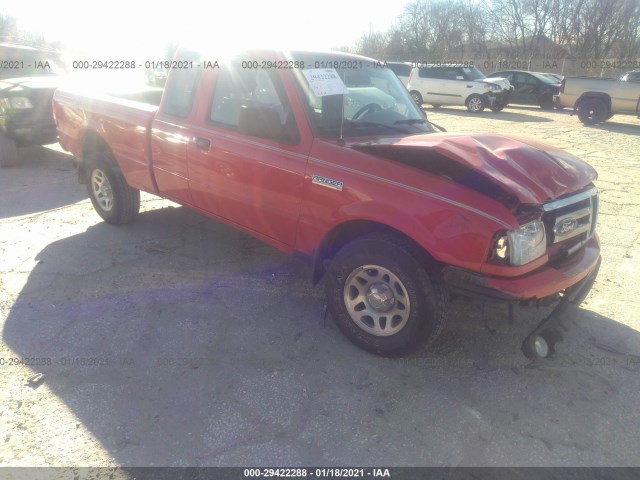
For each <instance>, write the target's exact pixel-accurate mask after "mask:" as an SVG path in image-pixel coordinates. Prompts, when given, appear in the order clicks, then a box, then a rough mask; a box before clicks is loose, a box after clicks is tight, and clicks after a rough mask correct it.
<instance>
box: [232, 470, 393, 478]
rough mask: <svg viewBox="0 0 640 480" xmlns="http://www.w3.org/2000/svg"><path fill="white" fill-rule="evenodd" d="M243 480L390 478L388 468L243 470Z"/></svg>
mask: <svg viewBox="0 0 640 480" xmlns="http://www.w3.org/2000/svg"><path fill="white" fill-rule="evenodd" d="M243 477H244V478H273V477H285V478H367V477H372V478H391V473H390V471H389V469H388V468H245V469H244V471H243Z"/></svg>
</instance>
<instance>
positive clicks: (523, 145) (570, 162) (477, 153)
mask: <svg viewBox="0 0 640 480" xmlns="http://www.w3.org/2000/svg"><path fill="white" fill-rule="evenodd" d="M351 146H352V147H354V148H357V149H358V150H362V151H366V152H368V153H370V154H374V155H375V154H377V153H379V154H380V155H383V156H385V157H389V155H388V153H389V152H390V151H393V150H395V149H398V151H397V152H393V153H394V157H396V158H401V157H402V155H401V151H402V149H407V151H412V152H414V153H415V150H416V149H424V151H425V155H424V162H429V160H430V158H429V155H428V153H429V152H435V153H437V154H438V155H441V156H444V157H447V158H449V159H451V161H454V162H457V163H459V164H461V165H463V166H465V167H468V168H470V169H472V170H473V171H475V172H476V173H478V174H480V175H482V176H483V177H485V178H487V179H488V180H490V181H491V182H493V183H495V184H497V185H498V186H500V187H501V188H502V189H504V190H505V191H507V192H509V193H510V194H512V195H514V196H515V197H516V198H517V199H518V201H519V202H520V203H523V204H533V205H540V204H542V203H544V202H547V201H549V200H554V199H556V198H558V197H561V196H562V195H565V194H568V193H572V192H575V191H577V190H580V189H582V188H583V187H586V186H587V185H589V184H590V183H591V182H593V181H594V180H595V179H596V178H597V176H598V174H597V173H596V171H595V170H594V169H593V167H591V166H590V165H589V164H587V163H586V162H584V161H582V160H580V159H579V158H577V157H575V156H573V155H571V154H570V153H567V152H565V151H563V150H560V149H558V148H556V147H552V146H550V145H545V144H543V143H540V142H536V141H535V140H531V139H525V138H517V137H505V136H502V135H492V134H478V135H463V134H451V133H434V134H427V135H415V136H410V137H405V138H401V139H397V138H395V139H393V138H387V139H378V140H376V141H373V142H366V143H360V144H352V145H351ZM419 158H422V157H421V156H419Z"/></svg>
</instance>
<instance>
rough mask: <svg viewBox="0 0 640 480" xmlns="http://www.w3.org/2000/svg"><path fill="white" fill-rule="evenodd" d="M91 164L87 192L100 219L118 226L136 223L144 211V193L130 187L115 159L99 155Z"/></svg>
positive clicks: (90, 159) (105, 154) (89, 161)
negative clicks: (136, 219) (138, 215)
mask: <svg viewBox="0 0 640 480" xmlns="http://www.w3.org/2000/svg"><path fill="white" fill-rule="evenodd" d="M87 162H88V165H89V167H88V175H87V180H88V182H87V192H88V193H89V198H90V199H91V203H92V204H93V208H95V209H96V212H98V215H100V216H101V217H102V218H103V219H104V221H106V222H108V223H112V224H114V225H124V224H127V223H130V222H131V221H133V219H134V218H135V217H136V215H137V214H138V212H139V210H140V191H139V190H136V189H135V188H131V187H130V186H129V185H127V183H126V182H125V180H124V178H123V177H122V174H121V173H120V171H118V169H117V168H116V167H115V160H114V159H113V157H111V155H109V154H107V153H105V152H97V153H94V154H92V155H91V156H90V157H89V158H87Z"/></svg>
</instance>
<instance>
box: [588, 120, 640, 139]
mask: <svg viewBox="0 0 640 480" xmlns="http://www.w3.org/2000/svg"><path fill="white" fill-rule="evenodd" d="M627 118H633V117H629V116H627ZM581 125H582V124H581ZM583 126H584V127H585V128H591V129H594V130H603V131H605V132H612V133H627V134H630V135H640V125H638V122H637V121H636V122H635V124H633V123H621V122H614V121H611V120H607V121H606V122H604V123H598V124H596V125H583Z"/></svg>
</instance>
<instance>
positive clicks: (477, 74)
mask: <svg viewBox="0 0 640 480" xmlns="http://www.w3.org/2000/svg"><path fill="white" fill-rule="evenodd" d="M462 71H463V72H464V74H465V75H466V76H467V78H468V79H469V80H483V79H485V78H487V77H486V76H485V74H484V73H482V72H481V71H480V70H478V69H477V68H476V67H464V68H463V69H462Z"/></svg>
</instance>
